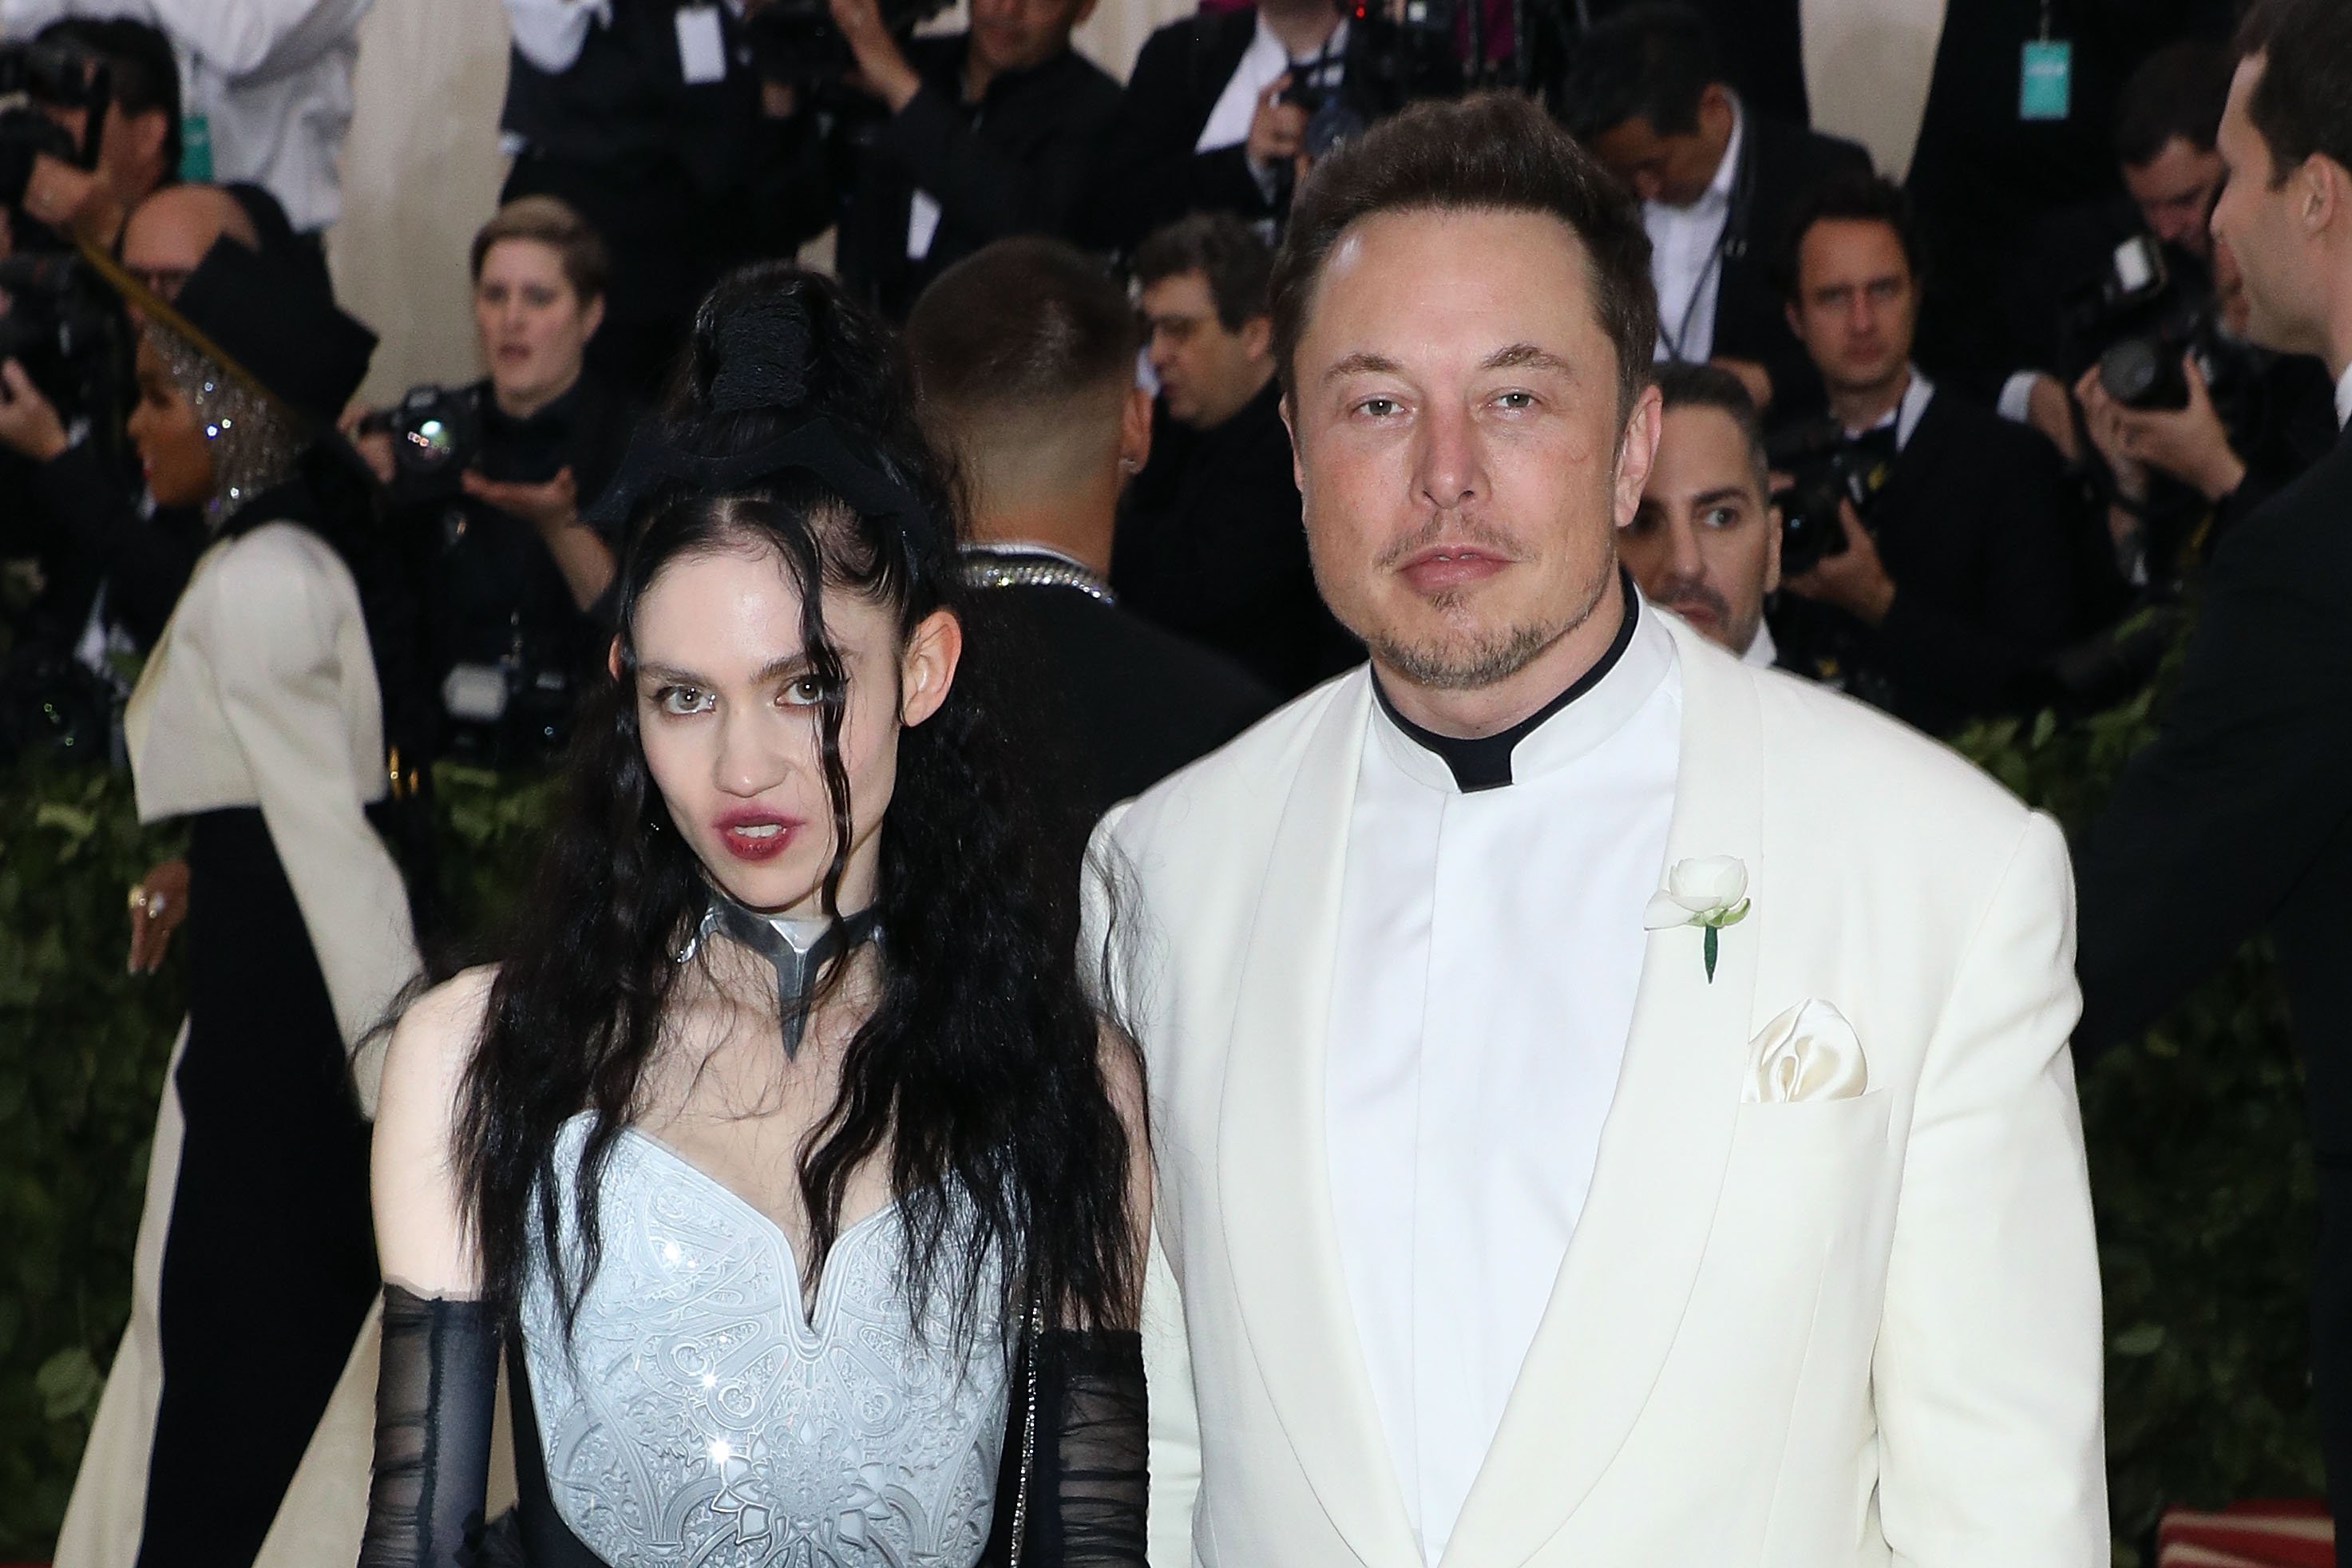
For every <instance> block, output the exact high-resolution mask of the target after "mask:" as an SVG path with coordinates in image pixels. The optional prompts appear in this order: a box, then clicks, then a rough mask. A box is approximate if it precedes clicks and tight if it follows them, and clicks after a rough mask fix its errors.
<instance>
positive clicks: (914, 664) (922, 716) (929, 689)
mask: <svg viewBox="0 0 2352 1568" xmlns="http://www.w3.org/2000/svg"><path fill="white" fill-rule="evenodd" d="M962 659H963V622H961V620H958V619H957V618H956V615H955V612H954V611H952V610H933V611H932V612H931V613H930V614H929V615H928V616H924V617H923V618H922V620H921V621H920V622H919V623H918V624H917V626H916V627H915V630H914V633H913V635H912V636H910V637H908V638H907V652H906V654H905V656H904V657H903V658H901V659H900V660H899V661H898V722H899V723H901V724H903V725H905V726H907V727H908V728H909V729H912V728H913V727H914V726H915V725H917V724H919V723H921V722H922V721H924V720H926V719H928V718H929V717H930V716H931V715H932V714H934V713H936V712H938V711H939V710H940V704H941V703H943V702H945V701H946V700H948V689H949V688H950V687H951V686H953V685H954V684H955V674H956V666H957V665H958V664H959V663H961V661H962Z"/></svg>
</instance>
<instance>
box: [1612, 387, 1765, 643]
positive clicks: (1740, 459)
mask: <svg viewBox="0 0 2352 1568" xmlns="http://www.w3.org/2000/svg"><path fill="white" fill-rule="evenodd" d="M1657 386H1658V392H1659V395H1660V396H1661V397H1662V399H1663V400H1664V410H1665V411H1664V424H1663V426H1662V427H1661V429H1660V432H1659V436H1658V455H1657V458H1656V460H1655V461H1654V462H1653V463H1652V464H1651V465H1650V474H1649V478H1648V479H1644V480H1643V483H1642V503H1641V505H1640V506H1639V507H1638V508H1637V509H1635V510H1634V513H1633V520H1632V521H1629V522H1628V523H1626V524H1625V526H1624V527H1622V528H1621V529H1619V530H1618V531H1617V553H1618V556H1619V558H1620V559H1622V561H1623V562H1624V563H1625V567H1626V570H1628V571H1630V572H1632V573H1633V583H1634V585H1635V586H1636V587H1638V588H1640V589H1641V590H1642V596H1643V597H1644V598H1646V599H1648V600H1649V601H1650V603H1652V604H1654V605H1657V606H1658V607H1659V608H1660V609H1664V610H1672V611H1673V612H1674V613H1675V615H1678V616H1681V617H1682V618H1683V619H1685V620H1686V621H1688V622H1689V623H1690V624H1691V625H1692V626H1695V627H1696V628H1697V629H1698V631H1699V633H1700V635H1701V636H1703V637H1707V638H1708V639H1710V640H1711V641H1714V642H1717V643H1720V644H1721V645H1722V646H1723V647H1727V648H1728V649H1730V650H1731V651H1732V652H1733V653H1735V654H1737V655H1738V656H1739V658H1741V659H1742V660H1743V661H1745V662H1746V663H1748V664H1752V665H1757V666H1759V667H1767V668H1769V666H1771V665H1772V664H1774V663H1776V662H1777V661H1778V659H1779V657H1780V650H1779V648H1778V647H1777V646H1776V645H1775V644H1774V642H1773V640H1772V630H1771V628H1770V627H1769V626H1766V625H1765V624H1764V603H1765V601H1766V599H1768V598H1769V597H1770V595H1771V594H1772V591H1773V590H1774V589H1776V588H1778V587H1779V586H1780V512H1779V511H1778V510H1776V509H1775V508H1774V507H1773V505H1772V502H1771V500H1770V493H1771V492H1770V483H1771V480H1770V475H1769V464H1768V462H1767V461H1766V458H1765V456H1764V426H1763V422H1762V420H1761V419H1760V418H1759V416H1758V415H1757V412H1756V405H1755V403H1754V402H1753V401H1752V400H1751V399H1750V398H1749V397H1748V389H1747V387H1746V386H1744V385H1743V384H1741V383H1740V380H1739V378H1738V376H1736V375H1734V374H1731V373H1730V372H1729V371H1727V370H1721V369H1718V368H1717V367H1716V366H1714V365H1706V364H1682V363H1670V364H1663V365H1660V366H1659V367H1658V374H1657Z"/></svg>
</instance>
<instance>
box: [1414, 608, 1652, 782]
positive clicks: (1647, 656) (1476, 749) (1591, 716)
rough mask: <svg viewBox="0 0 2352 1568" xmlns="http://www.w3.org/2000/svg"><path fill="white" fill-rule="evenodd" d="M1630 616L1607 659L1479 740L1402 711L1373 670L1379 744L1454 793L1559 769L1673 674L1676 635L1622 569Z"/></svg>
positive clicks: (1418, 777) (1421, 778)
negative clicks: (1429, 725)
mask: <svg viewBox="0 0 2352 1568" xmlns="http://www.w3.org/2000/svg"><path fill="white" fill-rule="evenodd" d="M1619 580H1620V582H1621V584H1622V591H1623V593H1624V595H1625V620H1624V624H1623V625H1622V626H1619V627H1618V630H1617V637H1616V640H1615V641H1614V642H1612V643H1611V644H1610V645H1609V651H1608V652H1607V653H1605V654H1602V655H1601V660H1600V662H1599V663H1597V664H1595V665H1594V666H1593V667H1592V668H1591V669H1589V670H1587V671H1586V672H1585V673H1584V674H1583V675H1582V676H1581V677H1580V678H1579V679H1578V680H1577V681H1576V683H1575V684H1574V685H1572V686H1570V688H1569V689H1567V690H1565V691H1563V692H1561V693H1560V694H1559V696H1558V697H1555V698H1553V699H1552V700H1550V701H1549V702H1548V703H1546V704H1544V706H1543V707H1542V708H1541V709H1540V710H1538V711H1537V712H1535V713H1534V714H1532V715H1530V716H1529V717H1528V718H1526V719H1523V720H1521V721H1519V722H1518V723H1517V724H1514V725H1513V726H1511V727H1510V728H1509V729H1507V730H1504V731H1499V732H1498V733H1496V734H1493V735H1487V736H1484V737H1481V738H1480V739H1477V740H1470V741H1465V740H1457V739H1455V738H1454V737H1452V736H1449V735H1439V734H1435V733H1433V732H1432V731H1428V730H1424V729H1423V728H1422V727H1421V726H1420V725H1418V724H1416V723H1414V722H1413V721H1412V720H1410V719H1407V718H1406V717H1405V716H1404V715H1403V714H1402V713H1400V712H1398V711H1397V710H1396V707H1395V705H1394V704H1392V703H1391V701H1390V700H1389V695H1388V693H1387V691H1385V690H1384V689H1382V688H1381V680H1380V676H1379V675H1378V674H1377V673H1375V674H1373V675H1372V676H1371V678H1370V679H1371V682H1372V696H1373V709H1374V711H1375V713H1376V714H1377V715H1378V718H1377V719H1376V721H1374V723H1373V725H1372V731H1373V738H1374V743H1376V744H1378V745H1379V746H1380V748H1381V752H1383V753H1384V754H1385V755H1386V756H1387V757H1388V759H1389V760H1390V761H1391V762H1392V763H1395V764H1396V765H1397V767H1398V768H1399V769H1401V770H1402V772H1403V773H1405V774H1406V775H1407V776H1408V777H1410V778H1412V779H1413V780H1414V781H1415V782H1416V783H1419V784H1423V785H1425V786H1426V787H1428V788H1430V789H1433V790H1437V791H1440V792H1443V793H1444V794H1448V795H1477V794H1481V793H1483V792H1485V791H1488V790H1496V789H1501V788H1503V787H1504V786H1506V785H1508V784H1522V783H1527V782H1528V781H1530V780H1533V779H1537V778H1540V777H1543V776H1545V775H1547V774H1549V773H1558V772H1559V771H1560V770H1561V769H1563V768H1566V767H1568V766H1569V765H1570V763H1574V762H1576V761H1578V760H1579V759H1580V758H1581V757H1583V756H1584V755H1585V754H1586V753H1588V752H1591V750H1592V749H1593V748H1594V747H1596V746H1598V745H1600V744H1601V742H1603V741H1605V740H1607V739H1608V738H1609V737H1610V736H1611V735H1613V734H1615V733H1616V732H1617V731H1618V730H1619V729H1621V728H1622V727H1623V725H1624V723H1625V721H1626V720H1628V719H1630V718H1632V717H1633V711H1634V710H1636V709H1638V708H1639V707H1641V705H1642V704H1643V702H1644V701H1646V700H1648V699H1649V697H1650V694H1651V693H1652V692H1654V691H1655V690H1656V689H1658V685H1659V683H1660V682H1661V681H1663V680H1664V679H1665V677H1666V672H1667V670H1668V669H1670V668H1673V665H1674V661H1675V645H1674V638H1673V637H1672V636H1671V635H1670V634H1669V633H1668V632H1667V631H1666V629H1665V627H1664V625H1662V624H1661V622H1660V619H1659V616H1658V615H1657V614H1656V613H1655V612H1654V611H1653V610H1651V609H1650V608H1648V607H1647V606H1646V605H1643V602H1642V596H1641V595H1640V594H1639V593H1637V592H1636V591H1635V589H1634V587H1633V577H1632V576H1631V575H1630V574H1626V573H1625V572H1624V570H1623V569H1622V567H1621V568H1620V569H1619Z"/></svg>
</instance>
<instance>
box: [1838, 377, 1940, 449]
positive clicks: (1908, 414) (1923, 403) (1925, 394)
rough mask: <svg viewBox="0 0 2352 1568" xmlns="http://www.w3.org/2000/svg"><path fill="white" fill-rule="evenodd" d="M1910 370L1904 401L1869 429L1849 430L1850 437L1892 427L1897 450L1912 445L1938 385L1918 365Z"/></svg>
mask: <svg viewBox="0 0 2352 1568" xmlns="http://www.w3.org/2000/svg"><path fill="white" fill-rule="evenodd" d="M1910 368H1911V380H1910V383H1909V384H1907V385H1906V386H1905V387H1904V388H1903V397H1902V400H1901V401H1900V402H1898V403H1896V404H1895V406H1894V407H1892V408H1890V409H1888V410H1887V411H1886V412H1885V413H1884V414H1882V415H1880V416H1878V417H1877V419H1876V420H1874V421H1873V422H1872V424H1871V425H1870V426H1869V429H1864V430H1853V429H1849V430H1847V431H1846V434H1847V435H1848V436H1850V437H1851V436H1867V435H1869V434H1870V431H1871V430H1884V429H1886V428H1887V427H1888V426H1893V427H1894V430H1895V450H1896V451H1898V452H1900V451H1901V450H1903V448H1905V447H1908V446H1909V445H1911V437H1912V433H1913V432H1915V431H1916V430H1917V429H1918V428H1919V421H1920V420H1922V419H1924V418H1926V417H1927V405H1928V404H1929V403H1930V402H1932V401H1934V399H1935V396H1936V384H1935V383H1934V382H1932V381H1929V380H1928V379H1927V377H1926V376H1924V375H1922V374H1919V367H1918V366H1917V365H1916V364H1915V365H1913V366H1911V367H1910Z"/></svg>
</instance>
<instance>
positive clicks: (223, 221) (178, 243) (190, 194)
mask: <svg viewBox="0 0 2352 1568" xmlns="http://www.w3.org/2000/svg"><path fill="white" fill-rule="evenodd" d="M223 237H227V238H229V239H233V240H236V242H237V243H238V244H239V245H242V246H244V247H246V248H247V250H259V249H260V248H261V233H260V230H258V229H257V228H256V227H255V226H254V222H253V218H252V217H251V216H250V215H248V214H247V212H246V210H245V206H244V205H243V204H242V203H240V202H239V201H238V200H237V199H236V196H235V195H233V194H231V192H230V191H229V190H228V189H227V187H226V186H223V185H200V184H186V185H168V186H166V187H164V188H163V190H160V191H157V192H156V193H155V194H154V195H152V196H149V197H148V198H147V199H146V200H145V201H143V202H142V203H140V204H139V205H138V206H137V207H136V208H134V209H133V210H132V212H131V221H130V222H129V223H127V224H125V225H124V226H123V229H122V265H123V267H124V268H126V269H127V270H128V271H129V272H130V273H131V276H132V277H133V278H136V279H139V281H141V282H142V283H144V284H145V285H147V287H148V288H150V289H153V290H154V291H155V292H156V293H158V294H160V295H162V296H163V298H164V299H166V300H173V299H177V298H178V297H179V293H180V285H181V284H183V283H185V282H186V281H187V280H188V274H189V273H191V272H194V270H195V269H196V263H197V262H199V261H202V260H203V259H204V257H205V251H207V250H210V249H211V248H212V247H213V242H214V241H215V240H217V239H220V238H223Z"/></svg>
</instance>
